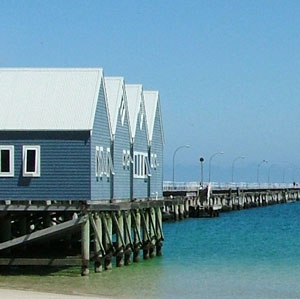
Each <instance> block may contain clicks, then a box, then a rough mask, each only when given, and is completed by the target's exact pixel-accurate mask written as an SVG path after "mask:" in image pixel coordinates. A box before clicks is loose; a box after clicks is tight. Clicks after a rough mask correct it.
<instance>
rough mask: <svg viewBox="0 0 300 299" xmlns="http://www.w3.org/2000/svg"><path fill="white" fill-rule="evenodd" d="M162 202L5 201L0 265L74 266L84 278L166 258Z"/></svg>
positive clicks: (1, 216)
mask: <svg viewBox="0 0 300 299" xmlns="http://www.w3.org/2000/svg"><path fill="white" fill-rule="evenodd" d="M162 207H163V201H140V202H127V203H126V202H122V203H107V204H103V203H101V204H95V203H90V204H88V203H78V202H51V201H48V202H47V201H46V202H43V201H31V202H17V201H16V202H15V201H1V202H0V227H1V231H0V266H25V265H43V266H74V265H81V267H82V271H81V273H82V275H88V274H89V267H90V262H93V263H94V270H95V272H97V273H98V272H101V271H102V270H103V269H105V270H109V269H111V268H112V264H113V258H115V264H116V266H117V267H122V266H123V265H129V264H131V263H132V262H138V261H139V257H140V252H143V258H144V259H148V258H153V257H154V256H161V255H162V242H163V240H164V237H163V229H162V210H161V209H162Z"/></svg>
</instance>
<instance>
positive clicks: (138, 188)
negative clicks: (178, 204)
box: [125, 84, 151, 199]
mask: <svg viewBox="0 0 300 299" xmlns="http://www.w3.org/2000/svg"><path fill="white" fill-rule="evenodd" d="M125 89H126V95H127V100H128V109H129V121H130V130H131V137H132V140H131V142H132V143H131V157H132V158H133V167H132V173H131V177H132V180H131V198H133V199H145V198H148V197H149V195H150V194H149V190H150V189H149V188H148V184H149V182H150V181H149V177H150V176H151V169H150V163H149V159H148V143H149V141H148V128H147V119H146V115H145V104H144V98H143V88H142V85H134V84H126V85H125Z"/></svg>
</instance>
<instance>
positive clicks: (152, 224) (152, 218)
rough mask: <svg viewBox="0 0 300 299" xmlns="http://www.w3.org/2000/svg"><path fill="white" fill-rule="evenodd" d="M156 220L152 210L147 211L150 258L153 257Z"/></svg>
mask: <svg viewBox="0 0 300 299" xmlns="http://www.w3.org/2000/svg"><path fill="white" fill-rule="evenodd" d="M155 223H156V219H155V210H154V208H150V209H149V231H150V248H149V255H150V258H153V257H155V245H156V237H157V236H156V225H155Z"/></svg>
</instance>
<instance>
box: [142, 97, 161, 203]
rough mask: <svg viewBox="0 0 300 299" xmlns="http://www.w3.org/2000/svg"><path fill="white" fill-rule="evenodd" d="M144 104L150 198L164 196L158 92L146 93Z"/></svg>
mask: <svg viewBox="0 0 300 299" xmlns="http://www.w3.org/2000/svg"><path fill="white" fill-rule="evenodd" d="M143 94H144V102H145V109H146V117H147V124H148V140H149V152H148V155H149V157H150V167H151V177H150V184H149V187H150V191H149V194H150V197H151V198H153V197H155V198H162V196H163V147H164V133H163V126H162V116H161V107H160V99H159V93H158V91H144V92H143Z"/></svg>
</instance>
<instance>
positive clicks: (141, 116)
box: [140, 112, 144, 131]
mask: <svg viewBox="0 0 300 299" xmlns="http://www.w3.org/2000/svg"><path fill="white" fill-rule="evenodd" d="M143 121H144V113H142V112H141V114H140V130H141V131H142V130H143Z"/></svg>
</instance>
